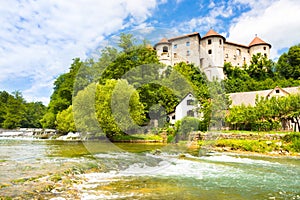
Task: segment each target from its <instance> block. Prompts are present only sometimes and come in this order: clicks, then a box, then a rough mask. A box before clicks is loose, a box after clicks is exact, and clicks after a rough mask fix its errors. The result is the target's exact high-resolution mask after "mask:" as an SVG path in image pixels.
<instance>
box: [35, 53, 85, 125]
mask: <svg viewBox="0 0 300 200" xmlns="http://www.w3.org/2000/svg"><path fill="white" fill-rule="evenodd" d="M83 65H84V63H83V62H82V61H80V59H79V58H75V59H73V63H72V64H71V67H70V71H69V72H68V73H65V74H62V75H60V76H59V77H58V78H57V79H56V80H55V82H54V91H53V93H52V95H51V98H50V103H49V105H48V109H47V112H46V113H45V115H44V117H43V119H42V120H41V123H42V126H43V127H44V128H55V120H56V115H57V114H58V113H59V112H61V111H63V110H65V109H67V108H68V107H69V106H70V105H71V104H72V97H73V95H74V92H73V91H74V82H75V79H76V76H77V73H78V70H79V69H80V68H81V67H83ZM78 87H79V86H78Z"/></svg>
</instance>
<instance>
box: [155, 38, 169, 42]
mask: <svg viewBox="0 0 300 200" xmlns="http://www.w3.org/2000/svg"><path fill="white" fill-rule="evenodd" d="M158 43H169V40H168V39H167V38H163V39H161V40H160V41H159V42H158Z"/></svg>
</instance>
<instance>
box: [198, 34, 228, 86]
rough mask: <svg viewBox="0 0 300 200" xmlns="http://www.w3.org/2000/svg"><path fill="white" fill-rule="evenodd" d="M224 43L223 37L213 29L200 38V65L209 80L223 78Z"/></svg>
mask: <svg viewBox="0 0 300 200" xmlns="http://www.w3.org/2000/svg"><path fill="white" fill-rule="evenodd" d="M224 43H225V38H224V37H223V36H222V35H220V34H219V33H217V32H215V31H214V30H213V29H210V30H209V31H208V32H207V33H206V34H205V35H204V36H203V37H202V38H201V42H200V47H201V50H200V51H201V58H200V65H201V67H202V69H203V70H204V72H205V74H206V76H207V77H208V79H209V80H212V79H213V78H218V79H219V80H220V79H221V80H222V79H224V73H223V67H224Z"/></svg>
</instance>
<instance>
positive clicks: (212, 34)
mask: <svg viewBox="0 0 300 200" xmlns="http://www.w3.org/2000/svg"><path fill="white" fill-rule="evenodd" d="M210 36H220V37H222V38H224V37H223V36H222V35H220V34H219V33H217V32H216V31H214V30H213V29H210V30H209V31H208V32H207V33H206V34H205V35H204V36H203V37H202V38H206V37H210ZM224 39H225V38H224Z"/></svg>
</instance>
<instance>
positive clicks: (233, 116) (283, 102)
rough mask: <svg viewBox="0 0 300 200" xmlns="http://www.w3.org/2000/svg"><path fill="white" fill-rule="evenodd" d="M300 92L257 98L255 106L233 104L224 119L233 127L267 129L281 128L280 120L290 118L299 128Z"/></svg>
mask: <svg viewBox="0 0 300 200" xmlns="http://www.w3.org/2000/svg"><path fill="white" fill-rule="evenodd" d="M299 110H300V94H293V95H289V96H287V97H282V98H276V97H272V98H270V99H265V98H260V99H259V98H257V99H256V104H255V106H250V105H248V106H245V105H239V106H233V107H231V108H230V110H229V114H228V115H227V116H226V121H227V122H228V123H229V124H231V126H232V128H233V129H242V130H259V131H267V130H268V131H269V130H278V129H280V128H281V122H283V121H286V120H291V121H292V122H293V123H294V124H295V126H297V127H298V128H300V119H299V116H300V111H299Z"/></svg>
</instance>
